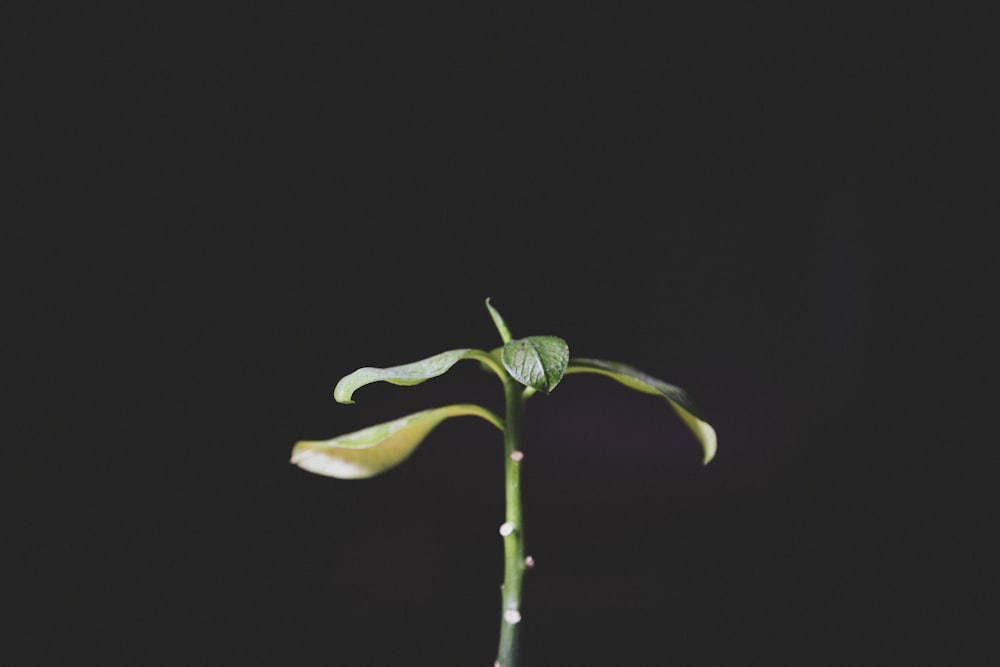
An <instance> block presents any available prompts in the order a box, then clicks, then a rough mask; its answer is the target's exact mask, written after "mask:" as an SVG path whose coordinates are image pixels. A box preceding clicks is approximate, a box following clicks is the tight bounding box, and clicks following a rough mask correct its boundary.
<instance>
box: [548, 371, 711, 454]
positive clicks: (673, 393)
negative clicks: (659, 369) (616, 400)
mask: <svg viewBox="0 0 1000 667" xmlns="http://www.w3.org/2000/svg"><path fill="white" fill-rule="evenodd" d="M566 372H567V373H600V374H601V375H607V376H608V377H610V378H614V379H615V380H617V381H618V382H621V383H622V384H623V385H625V386H626V387H630V388H632V389H635V390H636V391H641V392H643V393H645V394H653V395H656V396H662V397H664V398H665V399H667V403H669V404H670V407H672V408H673V409H674V411H675V412H676V413H677V414H678V416H680V418H681V420H682V421H683V422H684V424H685V425H686V426H687V427H688V428H689V429H691V432H692V433H694V435H695V437H697V438H698V442H700V443H701V446H702V449H703V450H704V452H705V457H704V462H705V463H708V462H709V461H711V460H712V458H713V457H714V456H715V451H716V449H717V446H718V438H717V436H716V434H715V429H714V428H712V427H711V426H710V425H709V424H708V422H706V421H705V420H704V419H702V418H701V416H700V414H699V410H698V408H697V407H696V406H695V404H694V401H692V400H691V397H690V396H688V394H687V392H685V391H684V390H683V389H681V388H680V387H675V386H674V385H672V384H668V383H666V382H664V381H663V380H660V379H657V378H655V377H653V376H651V375H646V374H645V373H643V372H642V371H640V370H638V369H636V368H633V367H632V366H629V365H627V364H622V363H618V362H614V361H601V360H600V359H572V360H571V361H570V363H569V365H568V367H567V368H566Z"/></svg>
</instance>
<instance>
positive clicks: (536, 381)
mask: <svg viewBox="0 0 1000 667" xmlns="http://www.w3.org/2000/svg"><path fill="white" fill-rule="evenodd" d="M500 358H501V359H502V360H503V366H504V368H506V369H507V372H508V373H510V375H511V377H513V378H514V379H515V380H517V381H518V382H520V383H521V384H523V385H524V386H526V387H531V388H532V389H538V390H540V391H544V392H545V393H549V392H551V391H552V390H553V389H555V387H556V385H557V384H559V381H560V380H562V377H563V373H565V372H566V364H567V363H568V362H569V346H568V345H567V344H566V341H564V340H563V339H562V338H559V337H557V336H528V337H527V338H519V339H517V340H512V341H510V342H508V343H507V344H506V345H504V346H503V350H501V352H500Z"/></svg>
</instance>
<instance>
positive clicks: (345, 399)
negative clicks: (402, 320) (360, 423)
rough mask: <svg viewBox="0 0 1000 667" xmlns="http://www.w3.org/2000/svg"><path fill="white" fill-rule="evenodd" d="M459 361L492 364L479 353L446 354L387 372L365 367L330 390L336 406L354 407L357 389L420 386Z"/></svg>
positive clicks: (384, 369)
mask: <svg viewBox="0 0 1000 667" xmlns="http://www.w3.org/2000/svg"><path fill="white" fill-rule="evenodd" d="M462 359H479V360H480V361H484V360H485V361H486V362H492V358H491V357H490V356H489V355H488V354H487V353H486V352H483V351H482V350H473V349H469V348H463V349H459V350H448V351H447V352H442V353H441V354H435V355H434V356H433V357H427V358H426V359H421V360H420V361H414V362H413V363H411V364H403V365H402V366H391V367H389V368H374V367H372V366H365V367H364V368H359V369H358V370H356V371H354V372H353V373H351V374H349V375H346V376H344V377H342V378H341V379H340V382H338V383H337V386H336V387H334V389H333V397H334V398H335V399H336V400H337V402H338V403H353V402H354V401H353V400H351V396H353V395H354V392H355V391H357V390H358V389H359V388H360V387H363V386H365V385H366V384H371V383H373V382H380V381H384V382H389V383H391V384H397V385H402V386H410V385H415V384H420V383H421V382H423V381H424V380H429V379H431V378H435V377H437V376H439V375H443V374H445V373H447V372H448V370H449V369H450V368H451V367H452V366H454V365H455V364H456V363H458V362H459V361H461V360H462Z"/></svg>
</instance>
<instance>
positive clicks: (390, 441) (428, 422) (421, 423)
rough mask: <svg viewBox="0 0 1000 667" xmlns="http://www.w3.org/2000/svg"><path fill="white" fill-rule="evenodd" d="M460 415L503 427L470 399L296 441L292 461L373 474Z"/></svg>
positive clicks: (348, 474) (341, 473) (344, 474)
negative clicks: (328, 436)
mask: <svg viewBox="0 0 1000 667" xmlns="http://www.w3.org/2000/svg"><path fill="white" fill-rule="evenodd" d="M462 415H475V416H478V417H482V418H483V419H485V420H487V421H488V422H490V423H491V424H493V425H494V426H496V427H497V428H499V429H500V430H503V422H501V421H500V419H499V418H498V417H497V416H496V415H494V414H493V413H492V412H490V411H489V410H487V409H486V408H484V407H482V406H479V405H474V404H471V403H465V404H457V405H447V406H444V407H441V408H434V409H431V410H423V411H421V412H415V413H413V414H411V415H407V416H405V417H400V418H399V419H394V420H392V421H389V422H385V423H383V424H376V425H375V426H369V427H368V428H364V429H362V430H360V431H355V432H354V433H347V434H345V435H341V436H338V437H336V438H332V439H330V440H303V441H300V442H297V443H296V444H295V446H294V447H293V448H292V459H291V462H292V463H294V464H295V465H297V466H299V467H300V468H302V469H304V470H308V471H309V472H313V473H316V474H317V475H326V476H327V477H337V478H339V479H361V478H365V477H374V476H375V475H378V474H381V473H383V472H385V471H386V470H389V469H390V468H393V467H395V466H397V465H399V464H400V463H402V462H403V461H405V460H406V459H407V458H408V457H409V456H410V455H411V454H413V452H414V451H415V450H416V449H417V447H418V446H419V445H420V443H421V442H423V440H424V438H426V437H427V435H428V434H429V433H430V432H431V431H433V430H434V428H435V427H437V425H438V424H440V423H441V422H442V421H444V420H445V419H448V418H449V417H458V416H462Z"/></svg>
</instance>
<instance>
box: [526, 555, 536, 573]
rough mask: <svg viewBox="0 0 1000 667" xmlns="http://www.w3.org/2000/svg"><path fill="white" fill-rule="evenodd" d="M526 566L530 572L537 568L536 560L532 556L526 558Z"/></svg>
mask: <svg viewBox="0 0 1000 667" xmlns="http://www.w3.org/2000/svg"><path fill="white" fill-rule="evenodd" d="M524 566H525V567H526V568H528V569H529V570H530V569H531V568H533V567H535V559H534V558H533V557H532V556H526V557H525V559H524Z"/></svg>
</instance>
